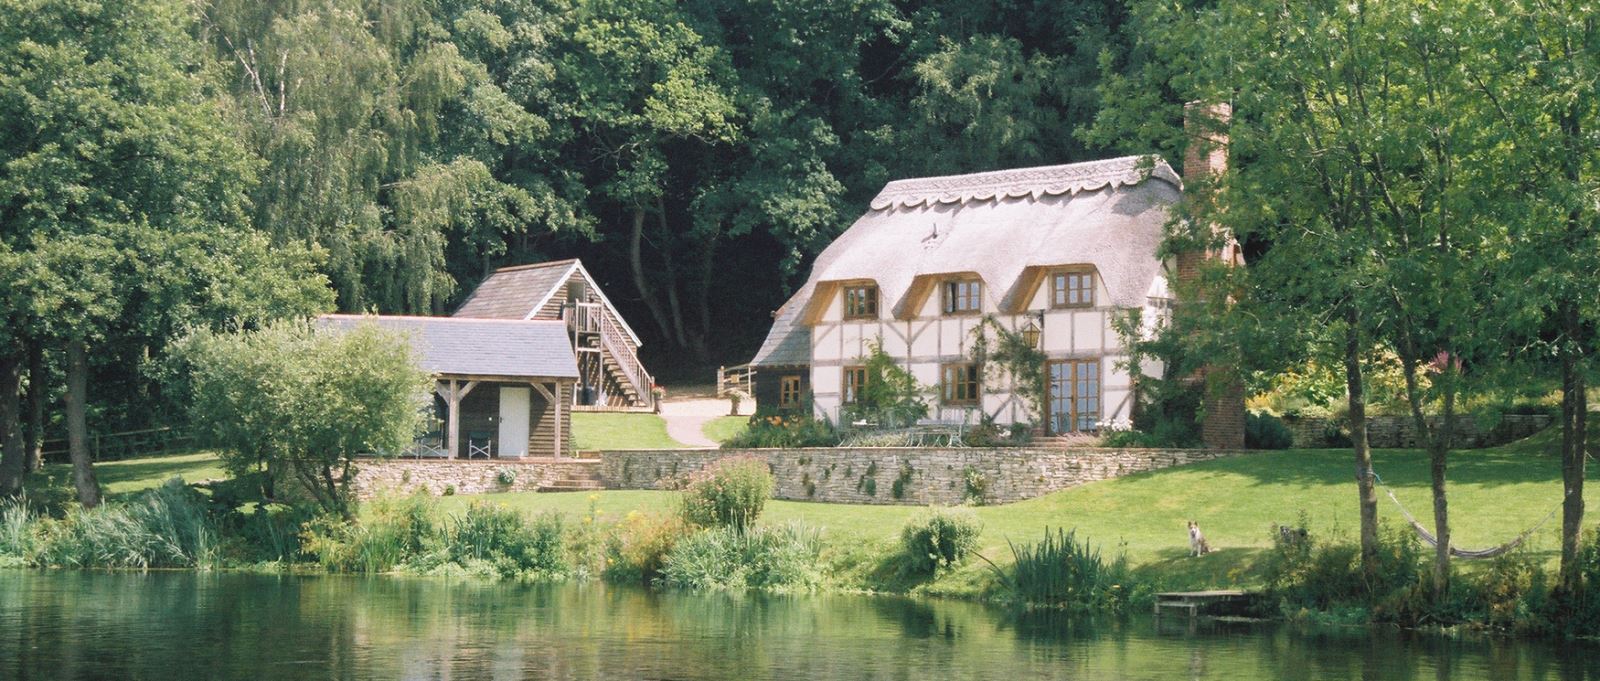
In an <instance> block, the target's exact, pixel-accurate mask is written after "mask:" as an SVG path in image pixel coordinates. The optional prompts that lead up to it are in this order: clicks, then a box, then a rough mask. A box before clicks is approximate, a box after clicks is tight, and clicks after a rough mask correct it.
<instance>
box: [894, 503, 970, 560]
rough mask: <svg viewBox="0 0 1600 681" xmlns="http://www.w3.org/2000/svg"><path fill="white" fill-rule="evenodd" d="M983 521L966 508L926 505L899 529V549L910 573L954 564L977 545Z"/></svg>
mask: <svg viewBox="0 0 1600 681" xmlns="http://www.w3.org/2000/svg"><path fill="white" fill-rule="evenodd" d="M982 531H983V524H982V523H980V522H978V516H977V514H975V513H973V512H972V511H969V510H966V509H943V508H929V509H927V510H925V511H922V512H921V513H918V514H917V515H915V516H912V517H911V519H910V520H908V521H906V524H905V527H903V528H901V529H900V551H901V553H902V554H903V557H904V559H905V561H906V567H907V568H908V570H909V571H910V572H911V573H913V574H918V575H931V574H933V573H935V572H938V571H939V570H942V569H944V568H948V567H951V566H954V565H956V564H958V563H960V562H961V561H962V559H964V558H966V555H967V554H968V553H969V552H971V551H972V550H974V549H976V548H977V547H978V534H979V533H980V532H982Z"/></svg>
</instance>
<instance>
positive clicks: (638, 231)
mask: <svg viewBox="0 0 1600 681" xmlns="http://www.w3.org/2000/svg"><path fill="white" fill-rule="evenodd" d="M644 218H645V215H644V208H643V207H637V208H634V209H633V231H632V232H631V233H630V235H629V238H628V265H629V267H631V268H632V269H633V286H634V288H637V289H639V300H642V301H644V306H645V309H648V310H650V317H651V318H652V319H655V320H656V326H657V327H659V328H660V329H661V337H662V338H666V339H671V338H672V325H671V323H670V322H668V321H667V315H666V313H665V312H663V311H662V310H661V301H659V300H657V299H656V292H655V289H654V288H653V287H651V286H650V279H649V278H648V277H646V276H645V271H644Z"/></svg>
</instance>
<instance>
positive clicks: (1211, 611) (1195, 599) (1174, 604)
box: [1155, 589, 1256, 618]
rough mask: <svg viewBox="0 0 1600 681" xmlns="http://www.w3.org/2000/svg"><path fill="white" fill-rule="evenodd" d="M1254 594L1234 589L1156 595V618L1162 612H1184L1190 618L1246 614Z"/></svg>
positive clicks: (1170, 592) (1254, 596)
mask: <svg viewBox="0 0 1600 681" xmlns="http://www.w3.org/2000/svg"><path fill="white" fill-rule="evenodd" d="M1255 598H1256V594H1252V593H1248V592H1245V591H1239V590H1236V589H1218V590H1213V591H1169V592H1167V593H1158V594H1156V606H1155V614H1156V617H1160V616H1161V614H1162V610H1180V611H1184V613H1185V614H1186V615H1188V616H1189V617H1190V618H1195V617H1199V616H1201V615H1234V614H1240V613H1243V612H1246V611H1248V610H1249V608H1250V604H1251V603H1252V602H1254V600H1255Z"/></svg>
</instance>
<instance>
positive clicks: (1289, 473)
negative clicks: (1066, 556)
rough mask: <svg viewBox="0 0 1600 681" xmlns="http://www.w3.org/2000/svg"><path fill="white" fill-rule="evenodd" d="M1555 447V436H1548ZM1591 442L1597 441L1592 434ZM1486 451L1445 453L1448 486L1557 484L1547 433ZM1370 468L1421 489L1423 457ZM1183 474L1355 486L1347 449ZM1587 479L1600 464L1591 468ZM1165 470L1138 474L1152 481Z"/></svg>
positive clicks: (1404, 455)
mask: <svg viewBox="0 0 1600 681" xmlns="http://www.w3.org/2000/svg"><path fill="white" fill-rule="evenodd" d="M1553 437H1554V444H1556V445H1558V444H1559V440H1560V433H1559V432H1555V433H1554V434H1553ZM1594 437H1600V433H1597V434H1596V436H1594ZM1534 438H1539V440H1537V441H1534V442H1528V441H1526V440H1524V441H1518V442H1513V443H1511V444H1508V445H1505V446H1502V447H1494V448H1489V449H1458V450H1452V451H1451V452H1450V457H1449V460H1448V465H1449V472H1448V475H1449V480H1450V482H1451V483H1454V484H1469V485H1480V486H1484V487H1495V486H1499V485H1516V484H1528V483H1535V484H1538V483H1550V484H1553V485H1554V484H1559V481H1560V479H1561V469H1560V461H1559V459H1558V458H1557V457H1555V456H1554V455H1553V454H1547V452H1550V451H1552V449H1551V443H1550V442H1547V441H1549V440H1551V438H1552V434H1551V431H1550V430H1549V429H1546V430H1545V431H1541V432H1540V433H1537V434H1535V435H1533V436H1532V437H1530V438H1529V440H1533V439H1534ZM1372 459H1373V467H1374V468H1375V469H1376V470H1377V472H1378V475H1379V477H1381V478H1382V479H1383V481H1384V482H1385V483H1387V484H1389V485H1390V486H1396V485H1401V486H1426V485H1427V484H1428V480H1429V472H1428V471H1429V469H1428V456H1427V454H1426V453H1425V452H1423V451H1421V450H1415V449H1380V450H1374V452H1373V455H1372ZM1168 470H1170V471H1173V472H1180V471H1181V472H1186V473H1189V474H1200V475H1205V474H1226V475H1237V476H1241V477H1245V478H1249V479H1251V480H1252V481H1253V482H1255V483H1257V484H1262V485H1342V484H1346V483H1352V482H1354V481H1355V460H1354V454H1353V453H1352V452H1351V451H1350V450H1347V449H1294V450H1286V451H1262V452H1255V453H1252V454H1250V455H1247V456H1239V457H1232V458H1227V459H1218V460H1216V461H1208V462H1204V463H1198V464H1194V465H1192V466H1185V467H1181V468H1176V469H1168ZM1590 471H1591V475H1593V474H1594V473H1596V472H1600V465H1595V464H1591V468H1590ZM1166 472H1167V471H1155V472H1152V473H1146V474H1142V475H1141V476H1139V477H1143V476H1144V475H1149V476H1155V475H1161V474H1163V473H1166Z"/></svg>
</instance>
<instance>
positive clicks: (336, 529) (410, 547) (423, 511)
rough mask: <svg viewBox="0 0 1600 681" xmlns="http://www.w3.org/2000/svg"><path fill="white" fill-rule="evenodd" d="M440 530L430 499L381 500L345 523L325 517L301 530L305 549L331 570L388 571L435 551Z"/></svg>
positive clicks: (329, 516) (301, 542)
mask: <svg viewBox="0 0 1600 681" xmlns="http://www.w3.org/2000/svg"><path fill="white" fill-rule="evenodd" d="M441 535H442V530H441V527H440V523H439V522H438V520H437V519H436V518H435V517H434V514H433V509H432V506H431V505H430V504H429V502H428V500H427V498H426V497H424V496H423V495H421V494H413V495H411V496H408V497H399V498H380V499H377V500H375V501H373V502H370V503H369V504H368V505H367V509H366V514H365V517H363V518H361V519H359V520H356V521H347V520H345V519H343V518H342V517H339V516H336V515H323V516H319V517H317V518H314V519H312V520H310V521H307V522H306V524H305V525H304V526H303V529H302V530H301V533H300V544H301V546H302V548H303V550H304V551H305V552H306V553H308V554H310V555H312V556H314V557H315V558H316V559H317V561H318V562H319V563H321V564H322V566H323V568H325V569H327V570H330V571H333V572H366V573H374V572H389V571H391V570H394V569H395V568H397V567H399V566H401V565H402V564H404V563H406V562H408V561H412V560H416V559H417V558H418V557H420V556H422V555H423V554H424V553H427V552H430V551H434V550H436V549H437V545H438V543H439V541H440V537H441Z"/></svg>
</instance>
